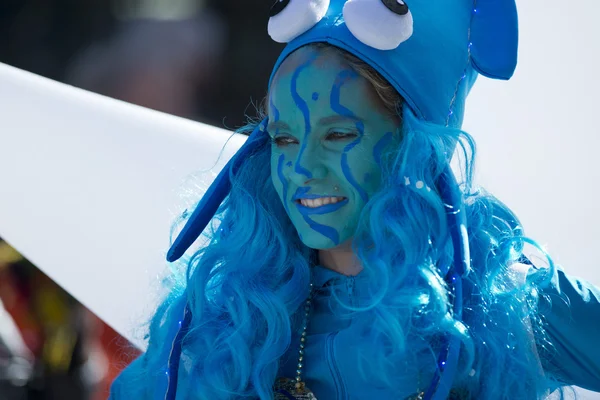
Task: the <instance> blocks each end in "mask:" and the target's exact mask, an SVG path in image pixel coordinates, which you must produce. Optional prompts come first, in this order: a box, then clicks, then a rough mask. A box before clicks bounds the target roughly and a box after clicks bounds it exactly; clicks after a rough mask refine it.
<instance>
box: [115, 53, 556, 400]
mask: <svg viewBox="0 0 600 400" xmlns="http://www.w3.org/2000/svg"><path fill="white" fill-rule="evenodd" d="M340 52H341V51H340ZM343 56H344V58H345V59H346V60H349V64H350V66H351V67H353V68H355V69H357V70H358V72H359V73H361V74H362V75H363V76H364V74H365V71H367V74H369V78H370V79H369V81H370V82H371V83H372V84H373V85H374V86H375V88H376V90H377V92H378V93H379V94H380V97H381V99H382V101H383V103H384V105H386V106H387V108H388V109H390V110H392V111H393V112H397V114H398V118H399V119H400V120H401V121H402V129H401V132H400V133H401V135H402V138H401V143H400V147H399V148H397V149H394V150H393V151H390V152H388V153H386V154H383V155H382V157H381V165H382V169H383V183H382V187H381V190H380V191H379V192H378V193H377V194H376V195H374V196H373V197H372V198H371V199H370V200H369V202H368V204H367V205H366V206H365V208H364V209H363V211H362V215H361V219H360V223H359V227H358V229H357V232H356V234H355V237H354V240H353V249H354V251H355V253H356V254H357V256H358V258H359V259H360V261H361V263H362V266H363V268H364V270H363V271H362V274H366V275H367V276H368V278H369V279H368V282H369V283H368V285H369V287H368V290H367V292H368V293H370V294H371V300H370V301H369V302H368V303H367V304H366V305H364V306H363V307H361V308H360V309H356V308H353V307H352V306H351V305H350V304H342V306H343V307H342V309H343V310H344V312H345V313H349V314H362V315H361V321H365V322H364V324H365V325H364V326H365V329H364V335H365V339H364V340H368V341H369V342H370V343H378V347H377V348H376V351H375V352H371V353H370V354H369V355H368V357H363V364H362V365H359V366H357V368H359V369H360V371H361V372H362V373H363V374H366V375H367V376H368V377H369V379H372V380H373V381H374V382H378V383H382V384H386V385H390V386H394V385H397V384H398V377H399V376H401V375H402V371H403V370H405V369H406V367H407V366H409V365H415V363H418V364H419V365H421V366H423V367H425V368H431V369H435V365H436V362H437V356H436V355H437V354H438V353H439V348H440V339H441V338H443V337H448V336H449V337H455V338H458V339H459V340H460V342H461V343H462V346H461V353H460V371H459V374H458V375H457V378H456V379H455V382H454V386H455V387H456V388H458V389H460V390H464V391H466V392H468V393H469V394H470V396H471V398H477V399H482V398H490V393H493V398H495V399H509V398H510V399H534V398H541V397H543V396H544V395H545V394H547V390H548V389H547V388H548V382H547V379H548V378H547V377H545V376H544V373H543V370H542V368H541V364H540V358H539V355H538V352H537V349H536V345H537V346H544V347H547V346H551V344H550V343H549V341H548V339H547V337H546V335H545V333H544V330H543V327H542V324H541V321H540V319H539V317H538V315H537V299H538V291H537V290H536V288H538V287H540V286H543V285H544V284H545V283H546V282H547V281H548V280H549V279H550V277H551V276H552V275H553V268H554V265H553V263H552V262H551V260H550V259H549V261H550V262H549V266H550V268H548V269H544V270H535V269H533V270H532V271H531V272H530V274H529V275H528V277H527V279H524V280H523V282H521V283H520V284H515V280H514V279H511V278H510V277H511V274H512V273H511V271H512V270H513V266H514V265H515V264H518V263H519V262H521V261H522V260H523V249H524V246H525V244H526V243H532V244H534V245H535V242H533V241H531V240H530V239H528V238H526V237H525V236H524V234H523V229H522V227H521V224H520V223H519V221H518V219H517V217H516V216H515V215H514V214H513V213H512V212H511V211H510V209H509V208H508V207H506V206H505V205H504V204H502V203H501V202H500V201H499V200H497V199H496V198H494V197H493V196H492V195H490V194H488V193H486V192H485V191H483V190H482V189H474V188H473V186H472V178H473V174H472V172H473V160H474V157H475V153H476V151H475V144H474V141H473V139H472V138H471V137H470V136H469V135H468V134H467V133H465V132H463V131H461V130H459V129H455V128H449V127H443V126H439V125H434V124H429V123H426V122H423V121H422V120H420V119H418V118H417V117H416V116H415V115H414V114H413V113H412V111H411V110H410V108H409V107H408V106H406V105H404V106H403V105H400V106H399V107H398V105H399V104H401V102H398V101H393V98H394V95H393V94H392V95H390V93H392V92H393V89H390V88H389V85H387V86H386V85H385V83H384V82H385V81H384V80H383V79H382V78H380V77H378V76H377V73H376V72H374V71H372V70H369V68H368V66H364V65H362V64H361V63H360V60H357V59H353V57H352V56H350V55H343ZM382 82H383V83H382ZM377 86H380V87H377ZM395 96H396V97H397V98H398V99H399V95H397V93H396V94H395ZM255 127H256V124H250V125H248V126H247V127H245V128H243V129H242V130H241V132H248V131H252V130H253V129H254V128H255ZM457 144H458V148H459V153H460V156H461V157H460V158H461V160H462V162H461V163H460V167H459V169H460V176H461V177H462V184H461V190H462V193H463V197H464V201H465V207H466V212H467V223H468V226H467V229H468V236H469V243H470V248H471V264H472V266H473V270H472V271H471V273H470V274H469V275H467V276H466V277H465V278H463V287H464V299H463V315H462V318H460V319H458V318H455V316H454V315H453V313H452V309H451V305H450V303H449V296H448V287H447V285H446V283H445V281H444V277H443V276H441V273H440V271H445V270H448V268H449V265H450V264H451V263H452V262H453V248H452V245H451V239H450V237H449V236H450V235H449V233H448V226H447V219H446V211H445V208H444V202H443V201H442V199H441V197H440V194H439V193H438V192H437V191H436V189H435V187H436V186H435V182H436V181H437V179H438V178H439V177H440V175H441V174H442V172H443V171H444V170H445V169H446V168H447V167H448V163H449V159H450V156H449V153H451V149H454V148H455V147H456V146H457ZM270 152H271V146H270V143H264V144H263V145H261V146H259V147H258V148H257V149H256V151H255V152H253V153H252V154H251V155H250V156H249V157H248V158H247V159H246V160H245V161H244V163H243V165H241V166H240V168H239V170H238V171H237V172H236V173H235V174H233V175H232V176H231V184H232V188H231V192H230V194H229V196H228V197H227V198H226V200H225V201H224V202H223V204H222V205H221V207H220V209H219V212H218V214H217V216H216V217H215V221H216V222H217V223H215V224H211V226H210V228H208V229H207V231H206V232H205V234H206V235H208V237H209V243H208V245H207V246H204V247H203V248H201V249H200V250H199V251H197V253H196V254H194V255H193V257H192V258H191V259H190V261H189V266H188V268H187V278H186V282H185V290H183V288H182V287H180V286H176V287H175V288H173V289H172V291H171V294H170V295H169V296H168V298H167V299H166V300H165V301H164V303H163V304H162V305H161V306H160V307H159V308H158V311H157V312H156V314H155V315H154V317H153V319H152V321H151V323H150V332H149V346H148V350H147V351H146V352H145V353H144V354H143V355H141V356H140V357H139V358H138V359H137V360H136V361H135V362H134V363H132V365H130V366H129V367H128V368H127V369H126V370H125V371H124V372H123V373H122V374H121V376H120V377H119V378H118V379H117V381H116V382H115V384H114V385H113V389H112V394H113V397H114V398H119V399H120V398H125V397H129V398H136V399H137V398H148V397H151V396H152V394H153V393H156V392H157V391H160V390H162V389H165V388H166V385H167V383H168V382H167V379H165V372H166V371H167V369H168V365H167V362H168V357H169V353H170V351H171V345H172V343H173V337H174V336H175V334H176V332H177V330H178V327H179V323H180V321H181V319H182V315H183V310H184V308H185V306H186V304H187V307H189V310H190V311H191V321H190V323H189V328H188V330H187V332H186V335H185V338H184V339H183V342H182V360H181V364H182V365H183V370H182V371H181V372H180V375H179V376H180V380H185V386H186V387H187V390H186V391H185V394H184V396H185V398H190V399H214V400H217V399H245V398H248V399H249V398H260V399H272V398H273V389H272V388H273V382H274V381H275V379H276V377H277V376H276V375H277V372H278V368H279V359H280V358H281V357H282V356H283V354H284V353H285V352H286V351H287V350H288V348H289V346H290V340H291V336H292V332H294V331H296V330H298V328H299V324H300V322H301V319H300V318H299V316H300V313H301V310H302V309H303V305H304V301H305V299H306V294H307V293H308V292H309V285H310V282H311V273H312V272H311V271H312V269H311V267H312V266H314V265H315V263H316V262H317V258H316V253H315V250H313V249H309V248H307V247H306V246H305V245H304V244H303V243H302V242H301V240H300V239H299V237H298V234H297V232H296V230H295V228H294V226H293V225H292V223H291V222H290V220H289V218H288V216H287V214H286V212H285V210H284V208H283V206H282V204H281V201H280V200H279V197H278V195H277V193H276V191H275V189H274V187H273V184H272V183H271V176H270V168H268V165H269V163H270ZM406 177H410V179H411V180H414V181H415V182H416V181H422V182H423V183H424V185H425V186H426V187H427V188H432V189H429V190H419V189H417V188H416V187H415V186H414V185H406ZM332 301H338V302H342V300H341V296H340V297H338V296H336V295H335V293H334V294H333V298H332ZM424 354H425V356H423V355H424ZM157 382H158V383H157ZM157 385H158V386H161V385H162V386H161V387H157ZM161 393H164V391H162V392H161Z"/></svg>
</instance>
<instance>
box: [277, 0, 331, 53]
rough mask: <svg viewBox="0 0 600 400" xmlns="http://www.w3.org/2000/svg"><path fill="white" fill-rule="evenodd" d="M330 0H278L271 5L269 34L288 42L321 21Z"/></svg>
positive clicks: (278, 40)
mask: <svg viewBox="0 0 600 400" xmlns="http://www.w3.org/2000/svg"><path fill="white" fill-rule="evenodd" d="M329 1H330V0H277V1H276V3H275V4H274V5H273V7H271V18H269V35H270V36H271V38H272V39H273V40H274V41H276V42H279V43H288V42H291V41H292V40H294V39H295V38H297V37H298V36H300V35H302V34H303V33H304V32H306V31H308V30H309V29H310V28H312V27H313V26H315V25H316V24H318V23H319V21H321V20H322V19H323V17H324V16H325V14H327V9H329Z"/></svg>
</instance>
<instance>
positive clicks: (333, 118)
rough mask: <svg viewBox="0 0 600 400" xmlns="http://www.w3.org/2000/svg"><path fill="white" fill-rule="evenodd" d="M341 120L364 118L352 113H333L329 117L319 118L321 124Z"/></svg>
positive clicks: (358, 120) (354, 120) (335, 122)
mask: <svg viewBox="0 0 600 400" xmlns="http://www.w3.org/2000/svg"><path fill="white" fill-rule="evenodd" d="M340 122H354V123H356V122H363V120H362V119H360V118H358V117H355V116H352V115H331V116H329V117H323V118H321V119H320V120H319V125H333V124H337V123H340Z"/></svg>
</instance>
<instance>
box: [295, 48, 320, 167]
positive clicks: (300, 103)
mask: <svg viewBox="0 0 600 400" xmlns="http://www.w3.org/2000/svg"><path fill="white" fill-rule="evenodd" d="M314 60H315V58H314V57H310V58H309V59H308V60H307V61H306V62H304V63H303V64H302V65H300V66H299V67H298V68H296V71H294V75H293V76H292V83H291V92H292V98H293V99H294V103H295V104H296V107H297V108H298V109H299V110H300V111H301V112H302V115H303V116H304V140H303V141H302V145H301V147H300V155H299V156H298V157H299V158H300V159H301V158H302V154H303V153H304V151H305V150H306V144H307V143H308V140H307V139H308V135H310V131H311V126H310V110H309V109H308V104H306V101H304V99H303V98H302V96H300V94H299V93H298V78H299V77H300V73H301V72H302V71H303V70H305V69H306V68H308V67H309V66H310V65H311V64H312V63H313V61H314ZM295 170H296V172H297V173H299V174H302V175H304V176H306V178H308V179H310V178H312V172H311V171H309V170H307V169H306V168H304V167H302V165H300V163H299V162H297V163H296V166H295Z"/></svg>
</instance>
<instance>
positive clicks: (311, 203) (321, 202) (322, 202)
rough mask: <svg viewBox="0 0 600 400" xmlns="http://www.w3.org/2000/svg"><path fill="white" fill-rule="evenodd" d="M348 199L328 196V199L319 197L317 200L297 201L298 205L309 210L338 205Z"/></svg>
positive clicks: (304, 199) (303, 199)
mask: <svg viewBox="0 0 600 400" xmlns="http://www.w3.org/2000/svg"><path fill="white" fill-rule="evenodd" d="M345 199H346V198H345V197H341V196H335V197H334V196H328V197H317V198H310V199H309V198H302V199H297V200H296V203H297V204H300V205H302V206H304V207H308V208H318V207H322V206H326V205H328V204H336V203H338V202H341V201H344V200H345Z"/></svg>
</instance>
